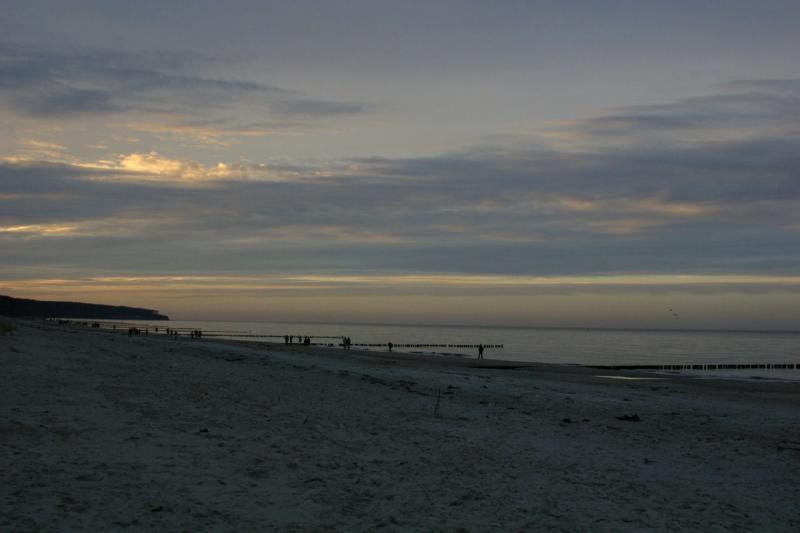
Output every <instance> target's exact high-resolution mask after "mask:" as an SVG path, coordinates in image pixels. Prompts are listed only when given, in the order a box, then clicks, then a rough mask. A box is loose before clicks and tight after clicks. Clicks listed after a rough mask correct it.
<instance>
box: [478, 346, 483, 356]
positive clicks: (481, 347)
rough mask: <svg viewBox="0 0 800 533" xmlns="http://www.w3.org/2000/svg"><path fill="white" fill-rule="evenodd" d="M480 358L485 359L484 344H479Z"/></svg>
mask: <svg viewBox="0 0 800 533" xmlns="http://www.w3.org/2000/svg"><path fill="white" fill-rule="evenodd" d="M478 359H483V344H479V345H478Z"/></svg>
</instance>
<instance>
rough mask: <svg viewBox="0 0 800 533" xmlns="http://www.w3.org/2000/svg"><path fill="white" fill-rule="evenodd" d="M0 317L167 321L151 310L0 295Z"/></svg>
mask: <svg viewBox="0 0 800 533" xmlns="http://www.w3.org/2000/svg"><path fill="white" fill-rule="evenodd" d="M0 315H4V316H16V317H45V318H55V317H62V318H95V319H112V320H169V317H168V316H166V315H162V314H159V312H158V311H155V310H153V309H142V308H140V307H124V306H118V305H102V304H86V303H80V302H45V301H39V300H25V299H22V298H12V297H10V296H2V295H0Z"/></svg>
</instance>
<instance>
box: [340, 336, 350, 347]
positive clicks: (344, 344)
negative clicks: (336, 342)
mask: <svg viewBox="0 0 800 533" xmlns="http://www.w3.org/2000/svg"><path fill="white" fill-rule="evenodd" d="M351 344H352V342H351V341H350V337H342V348H344V349H345V350H349V349H350V345H351Z"/></svg>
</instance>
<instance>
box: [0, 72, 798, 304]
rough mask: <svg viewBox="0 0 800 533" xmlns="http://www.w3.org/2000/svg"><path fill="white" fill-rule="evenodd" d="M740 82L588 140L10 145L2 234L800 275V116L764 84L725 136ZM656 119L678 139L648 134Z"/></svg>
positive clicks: (160, 255) (322, 265) (227, 253)
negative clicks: (48, 155) (198, 151)
mask: <svg viewBox="0 0 800 533" xmlns="http://www.w3.org/2000/svg"><path fill="white" fill-rule="evenodd" d="M769 87H770V91H773V90H774V91H779V92H781V93H782V94H784V95H785V98H791V97H792V96H791V94H794V93H792V92H791V91H794V89H793V87H794V85H792V84H782V85H781V86H780V87H778V88H773V86H772V85H769ZM732 90H733V89H731V88H730V87H726V89H725V91H728V92H725V93H723V94H720V95H719V101H717V100H715V98H714V97H713V95H712V96H706V97H704V100H703V101H705V102H708V105H709V108H708V109H709V110H713V113H712V112H711V111H709V110H705V111H703V112H704V113H705V115H706V119H704V120H705V124H706V126H702V124H703V123H704V120H698V121H696V122H693V121H691V120H688V119H687V118H686V117H688V113H689V110H691V109H694V108H698V106H699V105H700V104H699V103H698V101H697V100H696V99H692V100H689V101H680V102H674V103H672V104H669V103H667V104H663V105H660V106H652V112H653V113H657V114H658V115H659V116H662V117H663V118H664V120H662V121H660V122H659V121H656V122H653V123H649V124H648V126H647V127H645V126H644V124H643V123H642V121H640V120H639V117H640V116H641V115H642V109H640V108H632V109H628V110H626V109H618V110H614V112H613V116H609V117H605V118H606V119H607V122H608V123H613V124H614V127H615V128H616V130H617V131H618V133H617V135H616V137H617V141H614V142H609V141H608V140H607V139H605V138H604V137H605V136H606V134H605V133H598V130H597V129H596V128H597V124H598V121H600V120H601V119H603V118H604V117H595V118H593V119H590V120H588V121H576V122H572V123H569V124H567V125H565V126H563V127H564V128H566V129H567V130H568V131H570V132H575V133H577V136H578V137H580V138H581V139H582V140H581V144H580V146H578V145H574V144H573V145H570V146H568V147H562V146H559V144H558V143H556V144H555V145H554V144H552V143H550V142H549V141H548V140H547V139H545V140H542V139H541V138H539V137H531V138H524V139H517V140H516V142H514V143H513V144H509V143H506V144H502V145H499V146H477V147H471V148H465V149H464V150H461V151H458V152H452V153H447V154H441V155H439V156H432V157H420V158H375V157H366V158H357V159H352V160H344V161H291V160H280V161H269V162H266V163H263V164H251V163H246V164H245V163H236V162H220V163H217V164H211V165H206V164H201V163H199V162H197V161H192V160H187V159H182V158H177V157H171V156H168V155H164V154H161V153H157V152H133V153H126V154H122V155H119V156H117V157H116V158H113V159H110V160H108V161H105V162H100V163H98V162H94V163H91V164H89V163H86V162H84V163H74V164H67V163H62V164H54V163H43V162H35V161H30V160H27V161H7V162H6V163H3V164H0V226H2V227H4V228H23V229H17V230H14V231H6V232H4V233H2V234H0V247H2V249H4V250H14V253H13V254H9V255H8V256H6V257H4V259H3V264H5V265H6V267H7V268H21V269H27V268H33V267H35V266H36V265H42V264H47V263H48V262H49V261H50V259H49V258H51V257H52V256H53V255H54V254H56V255H57V256H58V257H59V263H60V264H62V265H69V266H70V267H71V268H75V269H77V270H80V269H81V268H86V269H94V270H95V271H96V270H108V271H113V272H120V271H122V272H130V271H137V272H154V271H158V272H162V273H187V272H194V273H198V272H200V271H203V272H212V273H218V274H219V273H225V272H237V273H239V274H255V273H264V272H267V273H287V272H294V273H306V274H315V273H317V274H318V273H319V272H328V273H332V274H337V275H345V274H353V273H357V274H361V275H366V274H372V275H375V274H376V273H391V274H393V275H410V274H424V273H441V274H447V275H450V276H453V275H475V276H481V275H491V276H500V275H512V276H599V275H606V276H632V275H636V274H649V275H669V276H678V275H681V276H682V275H702V276H711V277H714V276H733V275H737V276H739V275H762V276H781V275H794V274H796V266H797V264H800V241H799V240H798V239H800V234H798V231H797V228H798V227H800V180H798V174H797V169H798V168H800V165H799V163H800V160H798V156H797V154H798V153H800V136H799V135H796V134H794V133H792V130H791V125H792V124H791V123H792V122H793V121H794V116H793V115H792V114H791V113H787V114H786V115H785V118H784V119H781V118H780V117H781V112H780V109H781V107H782V106H783V105H784V103H785V101H786V100H785V98H784V97H781V98H782V99H777V100H775V99H769V98H765V99H762V98H749V97H746V98H745V101H748V102H750V104H751V106H750V108H749V110H748V113H749V114H750V118H749V119H748V120H747V121H744V122H742V124H741V126H740V131H739V134H738V136H737V137H736V138H720V137H719V136H718V135H717V133H716V129H717V125H718V124H723V123H725V122H726V119H725V117H724V116H723V111H724V110H725V109H727V106H726V104H724V102H728V101H731V100H730V99H729V98H730V94H729V91H732ZM765 90H766V89H765ZM798 90H800V89H798ZM747 91H750V89H747ZM788 93H791V94H788ZM747 94H749V92H748V93H747ZM740 113H741V110H738V109H732V110H731V117H730V118H729V119H730V120H734V121H735V120H738V118H736V116H738V114H740ZM673 116H675V117H679V118H680V120H678V121H676V122H670V120H668V119H669V118H671V117H673ZM709 116H713V117H714V118H713V120H711V119H708V117H709ZM689 124H693V125H691V126H688V125H689ZM709 128H710V129H709ZM643 129H645V130H647V129H650V130H658V131H656V132H654V134H660V133H658V132H659V131H661V132H662V133H664V135H666V136H668V137H670V138H673V137H674V138H675V140H674V142H673V141H669V142H666V141H665V142H658V143H649V142H646V141H644V140H642V130H643ZM682 129H685V130H687V131H691V132H692V133H691V134H692V138H693V139H695V141H694V142H687V141H683V140H681V134H680V131H682ZM621 139H629V141H626V142H621ZM198 184H200V185H203V186H198ZM209 184H213V187H212V186H207V185H209ZM21 199H24V202H23V201H20V200H21ZM115 226H116V227H118V229H117V233H116V234H115V231H114V228H115ZM58 228H71V229H70V230H69V231H57V229H58ZM52 229H55V230H53V231H51V230H52ZM45 241H46V242H47V244H46V245H44V244H42V243H43V242H45ZM99 249H102V250H104V251H105V252H104V253H103V254H101V256H99V257H98V255H97V254H93V253H91V251H92V250H99ZM88 258H91V260H90V259H88ZM748 286H753V287H755V289H754V290H757V289H758V284H750V285H748Z"/></svg>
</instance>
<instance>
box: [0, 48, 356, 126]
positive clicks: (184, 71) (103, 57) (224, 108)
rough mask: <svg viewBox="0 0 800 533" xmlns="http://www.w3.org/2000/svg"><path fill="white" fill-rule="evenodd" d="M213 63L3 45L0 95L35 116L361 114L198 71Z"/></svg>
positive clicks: (169, 56)
mask: <svg viewBox="0 0 800 533" xmlns="http://www.w3.org/2000/svg"><path fill="white" fill-rule="evenodd" d="M214 63H215V61H214V60H212V59H209V58H204V57H201V56H198V55H196V54H178V53H167V52H163V53H162V52H160V53H155V52H139V53H131V52H115V51H110V50H96V49H95V50H86V49H84V50H70V49H67V50H61V51H53V50H45V49H37V48H33V47H26V46H21V45H17V44H14V43H9V42H0V95H2V96H3V97H4V98H5V99H6V100H7V102H8V103H9V104H10V106H11V108H12V109H14V110H16V111H18V112H21V113H23V114H26V115H29V116H33V117H40V118H41V117H49V118H68V117H72V116H87V115H88V116H95V115H99V116H102V115H108V114H113V113H126V112H129V113H139V114H141V113H149V114H163V113H170V114H176V113H177V114H181V115H185V116H187V117H188V116H195V115H196V114H197V113H198V110H202V113H203V114H204V115H206V116H214V115H215V114H217V115H219V116H224V117H228V118H229V119H236V118H240V116H241V115H242V113H244V114H245V115H246V116H253V115H259V116H262V117H265V118H268V117H269V116H270V109H274V110H275V113H276V114H278V115H281V116H287V115H288V116H297V117H301V118H309V117H311V118H325V117H328V116H337V115H349V114H361V113H364V112H366V111H367V108H366V106H364V105H362V104H358V103H347V102H330V101H326V100H309V99H307V98H304V97H303V96H302V95H300V94H299V93H298V92H296V91H292V90H287V89H284V88H281V87H278V86H275V85H270V84H265V83H259V82H253V81H248V80H240V79H227V78H219V77H207V76H200V75H197V74H195V72H197V71H198V70H200V69H201V68H203V69H208V68H209V67H211V66H213V64H214Z"/></svg>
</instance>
